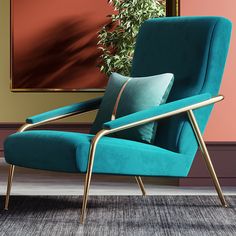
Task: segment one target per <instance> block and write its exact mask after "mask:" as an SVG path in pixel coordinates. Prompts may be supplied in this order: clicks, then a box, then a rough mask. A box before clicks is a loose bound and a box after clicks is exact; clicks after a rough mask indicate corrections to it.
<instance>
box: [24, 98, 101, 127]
mask: <svg viewBox="0 0 236 236" xmlns="http://www.w3.org/2000/svg"><path fill="white" fill-rule="evenodd" d="M101 101H102V97H98V98H94V99H91V100H88V101H84V102H80V103H75V104H71V105H68V106H64V107H60V108H57V109H54V110H50V111H47V112H44V113H41V114H38V115H35V116H31V117H28V118H27V119H26V123H27V124H38V123H44V122H47V121H53V120H57V119H62V118H65V117H68V116H72V115H76V114H80V113H83V112H87V111H91V110H95V109H97V108H98V107H99V105H100V103H101Z"/></svg>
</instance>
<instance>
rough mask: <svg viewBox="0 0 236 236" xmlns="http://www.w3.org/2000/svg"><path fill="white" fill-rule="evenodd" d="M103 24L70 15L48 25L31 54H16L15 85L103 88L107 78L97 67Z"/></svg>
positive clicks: (14, 61) (19, 86) (14, 65)
mask: <svg viewBox="0 0 236 236" xmlns="http://www.w3.org/2000/svg"><path fill="white" fill-rule="evenodd" d="M104 24H106V22H104ZM100 27H101V25H100V26H98V25H96V26H94V28H91V27H90V28H89V27H87V26H86V21H83V20H81V18H80V19H71V18H70V19H67V20H63V21H61V22H58V23H57V24H56V25H54V26H53V27H51V28H48V29H47V30H46V31H45V33H44V34H43V35H41V37H40V38H38V39H37V42H35V43H34V45H32V46H31V45H29V46H31V47H32V49H31V50H30V51H29V52H28V53H27V54H26V53H25V54H24V55H17V54H15V55H14V58H13V88H14V89H15V88H64V89H71V88H103V87H104V86H105V85H106V78H105V76H104V75H103V74H101V73H100V71H99V68H97V64H98V59H99V56H100V51H99V50H98V49H97V40H98V39H97V31H98V29H99V28H100ZM13 50H14V49H13Z"/></svg>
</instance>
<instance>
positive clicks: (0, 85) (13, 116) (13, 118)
mask: <svg viewBox="0 0 236 236" xmlns="http://www.w3.org/2000/svg"><path fill="white" fill-rule="evenodd" d="M101 95H102V94H101V93H78V92H77V93H22V92H20V93H13V92H11V91H10V0H0V122H23V121H24V120H25V117H27V116H30V115H33V114H37V113H39V112H43V111H47V110H50V109H53V108H55V107H59V106H64V105H67V104H71V103H76V102H79V101H83V100H87V99H90V98H93V97H97V96H101ZM94 115H95V112H92V113H87V114H84V115H81V116H77V117H75V118H73V119H69V120H68V121H80V122H88V121H92V120H93V119H94Z"/></svg>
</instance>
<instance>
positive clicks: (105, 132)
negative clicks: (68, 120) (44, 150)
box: [5, 95, 227, 223]
mask: <svg viewBox="0 0 236 236" xmlns="http://www.w3.org/2000/svg"><path fill="white" fill-rule="evenodd" d="M223 99H224V97H223V96H222V95H219V96H216V97H212V98H210V99H208V100H205V101H203V102H199V103H196V104H193V105H190V106H186V107H183V108H180V109H176V110H174V111H170V112H167V113H164V114H161V115H157V116H153V117H151V118H147V119H143V120H140V121H137V122H133V123H130V124H126V125H123V126H120V127H118V128H114V129H103V130H101V131H100V132H98V133H97V134H96V135H95V136H94V138H93V139H92V142H91V144H90V151H89V160H88V167H87V172H86V178H85V183H84V195H83V204H82V212H81V219H80V222H81V223H83V222H84V219H85V214H86V208H87V201H88V195H89V188H90V183H91V177H92V169H93V163H94V157H95V153H96V147H97V144H98V142H99V140H100V139H101V138H102V137H103V136H105V135H108V134H111V133H115V132H118V131H121V130H125V129H129V128H132V127H135V126H139V125H142V124H145V123H148V122H153V121H157V120H160V119H164V118H167V117H170V116H174V115H178V114H181V113H187V115H188V118H189V120H190V123H191V126H192V129H193V132H194V133H195V136H196V139H197V141H198V145H199V147H200V150H201V153H202V156H203V158H204V161H205V163H206V166H207V168H208V171H209V173H210V176H211V179H212V181H213V184H214V186H215V189H216V191H217V194H218V197H219V199H220V201H221V204H222V206H224V207H227V203H226V200H225V197H224V195H223V192H222V189H221V186H220V184H219V180H218V178H217V175H216V172H215V170H214V167H213V164H212V161H211V158H210V155H209V153H208V150H207V147H206V144H205V142H204V140H203V137H202V134H201V131H200V129H199V126H198V123H197V121H196V118H195V115H194V113H193V110H195V109H198V108H201V107H204V106H207V105H212V104H214V103H217V102H219V101H222V100H223ZM79 113H81V111H78V112H73V113H70V114H66V115H62V116H58V117H54V118H51V119H48V120H45V121H42V122H38V123H35V124H27V123H26V124H24V125H23V126H22V127H21V128H20V129H19V130H18V132H24V131H25V130H27V129H30V128H33V127H35V126H39V125H42V124H45V123H48V122H52V121H54V120H58V119H62V118H65V117H68V116H73V115H76V114H79ZM14 170H15V166H14V165H10V168H9V175H8V184H7V192H6V200H5V210H7V209H8V205H9V197H10V192H11V186H12V180H13V174H14ZM135 179H136V181H137V183H138V186H139V187H140V189H141V191H142V193H143V195H146V192H145V189H144V185H143V182H142V179H141V177H140V176H136V177H135Z"/></svg>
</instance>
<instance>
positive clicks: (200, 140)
mask: <svg viewBox="0 0 236 236" xmlns="http://www.w3.org/2000/svg"><path fill="white" fill-rule="evenodd" d="M188 117H189V120H190V122H191V125H192V128H193V130H194V133H195V135H196V138H197V140H198V143H199V147H200V149H201V152H202V156H203V158H204V160H205V163H206V165H207V168H208V171H209V173H210V175H211V179H212V181H213V183H214V185H215V189H216V191H217V193H218V196H219V199H220V201H221V204H222V206H224V207H228V205H227V203H226V201H225V197H224V195H223V192H222V190H221V187H220V184H219V180H218V178H217V175H216V172H215V170H214V167H213V164H212V162H211V158H210V155H209V153H208V150H207V147H206V144H205V142H204V140H203V137H202V135H201V131H200V129H199V127H198V124H197V121H196V118H195V116H194V113H193V111H192V110H189V111H188Z"/></svg>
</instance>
